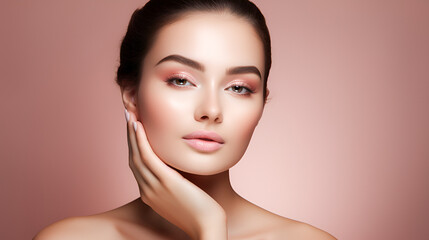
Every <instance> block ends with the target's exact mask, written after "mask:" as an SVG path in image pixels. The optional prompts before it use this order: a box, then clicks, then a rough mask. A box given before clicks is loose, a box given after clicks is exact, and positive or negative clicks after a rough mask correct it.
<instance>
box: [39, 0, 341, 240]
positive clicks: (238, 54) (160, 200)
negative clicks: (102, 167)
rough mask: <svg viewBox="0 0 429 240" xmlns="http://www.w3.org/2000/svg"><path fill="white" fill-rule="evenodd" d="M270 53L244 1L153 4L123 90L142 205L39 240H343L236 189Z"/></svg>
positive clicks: (132, 36)
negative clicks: (234, 176) (234, 179)
mask: <svg viewBox="0 0 429 240" xmlns="http://www.w3.org/2000/svg"><path fill="white" fill-rule="evenodd" d="M270 67H271V46H270V37H269V33H268V29H267V27H266V24H265V19H264V17H263V15H262V14H261V13H260V11H259V10H258V8H257V7H256V6H255V5H254V4H252V3H251V2H249V1H247V0H181V1H178V0H152V1H150V2H148V3H147V4H146V5H145V6H144V7H143V8H142V9H139V10H136V11H135V12H134V14H133V16H132V17H131V21H130V23H129V26H128V31H127V33H126V35H125V37H124V39H123V42H122V45H121V53H120V66H119V68H118V72H117V83H118V84H119V86H120V89H121V93H122V100H123V103H124V106H125V115H126V119H127V131H128V146H129V165H130V168H131V170H132V172H133V174H134V176H135V178H136V180H137V183H138V185H139V189H140V195H141V196H140V198H138V199H136V200H134V201H132V202H130V203H128V204H126V205H124V206H121V207H119V208H117V209H114V210H111V211H108V212H105V213H101V214H97V215H92V216H86V217H74V218H68V219H65V220H62V221H59V222H57V223H54V224H52V225H51V226H48V227H47V228H45V229H44V230H43V231H41V232H40V233H39V234H38V235H37V236H36V237H35V239H37V240H46V239H335V238H333V237H332V236H331V235H329V234H328V233H326V232H324V231H322V230H319V229H317V228H315V227H312V226H310V225H308V224H304V223H301V222H297V221H294V220H291V219H287V218H284V217H281V216H278V215H276V214H273V213H271V212H269V211H266V210H264V209H262V208H260V207H258V206H256V205H254V204H252V203H250V202H249V201H247V200H246V199H243V198H242V197H241V196H239V195H238V194H237V193H236V192H235V191H234V190H233V189H232V187H231V184H230V180H229V169H230V168H231V167H232V166H234V165H235V164H236V163H237V162H238V161H239V160H240V159H241V157H242V156H243V154H244V152H245V150H246V148H247V146H248V144H249V141H250V139H251V136H252V134H253V131H254V129H255V127H256V125H257V124H258V122H259V119H260V118H261V116H262V112H263V109H264V105H265V101H266V98H267V96H268V94H269V91H268V89H267V79H268V73H269V70H270Z"/></svg>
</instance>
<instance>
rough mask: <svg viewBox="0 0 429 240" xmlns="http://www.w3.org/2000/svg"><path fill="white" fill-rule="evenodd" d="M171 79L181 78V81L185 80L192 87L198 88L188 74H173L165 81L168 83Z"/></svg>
mask: <svg viewBox="0 0 429 240" xmlns="http://www.w3.org/2000/svg"><path fill="white" fill-rule="evenodd" d="M173 78H181V79H185V80H187V81H188V82H190V83H191V84H192V85H194V86H198V85H197V84H196V83H195V81H194V78H193V77H191V76H189V75H188V74H185V73H175V74H172V75H169V76H168V77H167V81H168V80H171V79H173Z"/></svg>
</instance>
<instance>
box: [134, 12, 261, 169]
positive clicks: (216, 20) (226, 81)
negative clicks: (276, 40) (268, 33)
mask: <svg viewBox="0 0 429 240" xmlns="http://www.w3.org/2000/svg"><path fill="white" fill-rule="evenodd" d="M143 66H144V67H143V70H142V79H141V83H140V85H139V89H138V93H137V94H138V95H137V107H138V109H137V110H138V117H139V120H140V121H141V122H142V124H143V126H144V128H145V131H146V134H147V137H148V140H149V142H150V144H151V146H152V149H153V150H154V152H155V153H156V154H157V155H158V157H159V158H160V159H161V160H162V161H164V162H165V163H166V164H168V165H170V166H172V167H174V168H176V169H179V170H181V171H184V172H188V173H192V174H198V175H211V174H216V173H220V172H223V171H226V170H228V169H229V168H231V167H232V166H233V165H235V164H236V163H237V162H238V161H239V160H240V159H241V157H242V156H243V154H244V152H245V151H246V149H247V146H248V144H249V141H250V139H251V136H252V134H253V131H254V129H255V127H256V125H257V124H258V121H259V119H260V118H261V115H262V111H263V107H264V105H263V102H264V101H263V89H264V88H263V87H264V86H263V79H262V77H261V76H264V71H265V69H264V52H263V45H262V42H261V40H260V38H259V37H258V35H257V33H256V31H255V29H254V28H253V26H252V25H250V24H249V23H248V22H246V20H244V19H241V18H239V17H237V16H234V15H231V14H227V13H223V14H220V13H200V12H197V13H190V14H186V15H185V17H183V18H181V19H180V20H178V21H175V22H173V23H172V24H169V25H166V26H164V27H163V28H162V29H161V30H160V31H159V32H158V34H157V36H156V38H155V41H154V43H153V45H152V47H151V49H150V50H149V52H148V53H147V55H146V57H145V58H144V61H143ZM192 134H194V135H192ZM216 137H220V138H221V139H216Z"/></svg>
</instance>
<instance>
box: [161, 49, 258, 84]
mask: <svg viewBox="0 0 429 240" xmlns="http://www.w3.org/2000/svg"><path fill="white" fill-rule="evenodd" d="M166 61H174V62H178V63H181V64H184V65H186V66H189V67H191V68H195V69H197V70H198V71H201V72H204V69H205V68H204V65H203V64H201V63H199V62H197V61H195V60H192V59H189V58H186V57H184V56H181V55H177V54H174V55H169V56H167V57H165V58H163V59H161V60H160V61H159V62H158V63H157V64H156V65H155V66H157V65H159V64H161V63H163V62H166ZM244 73H253V74H256V75H257V76H258V77H259V79H261V78H262V75H261V72H260V71H259V69H258V68H257V67H255V66H239V67H232V68H228V69H227V71H226V74H228V75H232V74H244Z"/></svg>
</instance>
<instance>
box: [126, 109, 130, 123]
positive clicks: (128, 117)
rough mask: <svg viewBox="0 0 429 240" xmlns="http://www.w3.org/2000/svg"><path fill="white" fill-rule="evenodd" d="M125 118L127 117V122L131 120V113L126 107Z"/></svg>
mask: <svg viewBox="0 0 429 240" xmlns="http://www.w3.org/2000/svg"><path fill="white" fill-rule="evenodd" d="M125 119H127V122H128V121H129V120H130V114H129V113H128V111H127V109H126V108H125Z"/></svg>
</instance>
